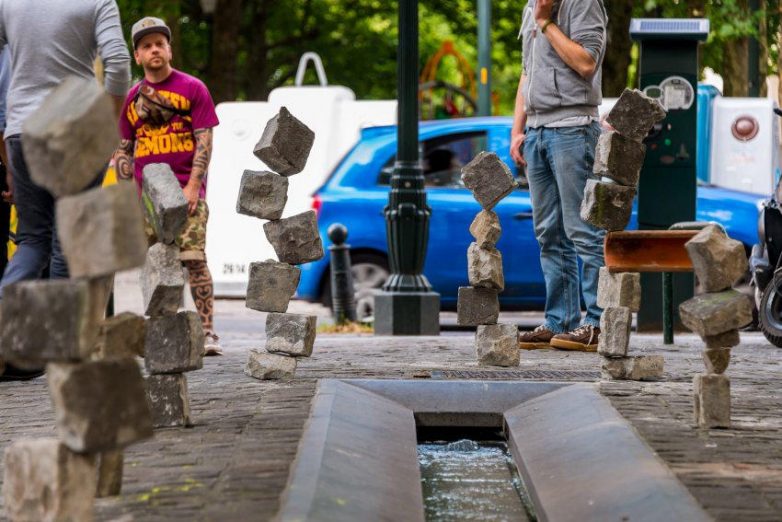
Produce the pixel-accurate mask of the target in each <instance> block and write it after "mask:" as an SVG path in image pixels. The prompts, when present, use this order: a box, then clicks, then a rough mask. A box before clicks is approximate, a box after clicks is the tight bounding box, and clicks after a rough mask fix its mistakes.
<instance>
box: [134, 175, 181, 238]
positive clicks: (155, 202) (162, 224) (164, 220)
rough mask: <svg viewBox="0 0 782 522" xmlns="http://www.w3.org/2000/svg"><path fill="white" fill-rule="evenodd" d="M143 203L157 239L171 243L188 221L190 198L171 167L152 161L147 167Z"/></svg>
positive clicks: (143, 186)
mask: <svg viewBox="0 0 782 522" xmlns="http://www.w3.org/2000/svg"><path fill="white" fill-rule="evenodd" d="M142 188H143V191H142V194H141V202H142V203H143V206H144V212H145V214H146V216H147V220H148V221H149V223H150V225H152V228H153V229H154V231H155V235H156V236H157V238H158V241H161V242H163V243H166V244H169V245H170V244H172V243H173V242H174V240H175V239H176V238H177V236H179V233H180V232H181V231H182V228H183V227H184V226H185V222H186V221H187V200H186V199H185V195H184V193H183V192H182V186H181V185H180V184H179V181H178V180H177V178H176V176H175V175H174V172H173V171H172V170H171V167H170V166H169V165H168V164H166V163H152V164H150V165H147V166H146V167H144V175H143V183H142Z"/></svg>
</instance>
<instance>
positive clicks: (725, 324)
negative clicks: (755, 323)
mask: <svg viewBox="0 0 782 522" xmlns="http://www.w3.org/2000/svg"><path fill="white" fill-rule="evenodd" d="M679 316H680V317H681V320H682V323H683V324H684V326H686V327H687V328H689V329H690V330H691V331H693V332H695V333H697V334H698V335H700V336H702V337H704V336H716V335H719V334H722V333H725V332H729V331H731V330H736V329H738V328H742V327H744V326H746V325H747V324H749V323H750V321H752V304H751V303H750V300H749V298H748V297H747V296H745V295H744V294H742V293H740V292H738V291H736V290H726V291H724V292H717V293H711V294H702V295H696V296H695V297H693V298H691V299H688V300H687V301H685V302H683V303H681V304H680V305H679Z"/></svg>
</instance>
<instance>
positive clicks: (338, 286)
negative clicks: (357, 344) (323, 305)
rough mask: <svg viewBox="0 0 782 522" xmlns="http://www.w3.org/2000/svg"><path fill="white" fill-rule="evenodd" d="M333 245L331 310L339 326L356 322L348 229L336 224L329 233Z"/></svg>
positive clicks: (330, 249)
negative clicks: (347, 241)
mask: <svg viewBox="0 0 782 522" xmlns="http://www.w3.org/2000/svg"><path fill="white" fill-rule="evenodd" d="M327 233H328V236H329V239H331V242H332V243H333V245H331V246H330V247H329V251H331V310H332V314H333V315H334V321H336V323H337V324H344V323H347V322H355V321H356V298H355V295H354V289H353V273H352V272H351V268H350V245H348V244H346V243H345V241H346V240H347V239H348V229H347V228H345V225H342V224H341V223H334V224H333V225H331V226H330V227H329V229H328V231H327Z"/></svg>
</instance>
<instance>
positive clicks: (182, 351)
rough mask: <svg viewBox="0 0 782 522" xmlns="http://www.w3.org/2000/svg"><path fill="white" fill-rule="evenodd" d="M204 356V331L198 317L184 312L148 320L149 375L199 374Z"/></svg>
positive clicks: (147, 351)
mask: <svg viewBox="0 0 782 522" xmlns="http://www.w3.org/2000/svg"><path fill="white" fill-rule="evenodd" d="M203 356H204V329H203V327H202V325H201V320H200V319H199V317H198V314H196V313H195V312H191V311H185V312H179V313H178V314H175V315H161V316H157V317H151V318H150V319H149V322H148V324H147V335H146V342H145V354H144V364H145V365H146V368H147V371H148V372H149V373H152V374H156V373H182V372H190V371H194V370H200V369H201V368H202V367H203Z"/></svg>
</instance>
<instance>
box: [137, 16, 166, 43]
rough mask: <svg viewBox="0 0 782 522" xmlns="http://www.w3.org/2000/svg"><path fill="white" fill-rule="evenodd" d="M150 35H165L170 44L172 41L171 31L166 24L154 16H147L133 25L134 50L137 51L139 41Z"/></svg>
mask: <svg viewBox="0 0 782 522" xmlns="http://www.w3.org/2000/svg"><path fill="white" fill-rule="evenodd" d="M150 33H160V34H163V35H165V37H166V38H168V41H169V42H170V41H171V29H169V28H168V26H167V25H166V22H164V21H163V20H161V19H160V18H155V17H154V16H146V17H144V18H142V19H141V20H139V21H138V22H136V23H135V24H133V28H132V29H131V30H130V34H131V38H133V48H134V49H135V48H136V47H137V46H138V41H139V40H141V39H142V38H144V37H145V36H146V35H148V34H150Z"/></svg>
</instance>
